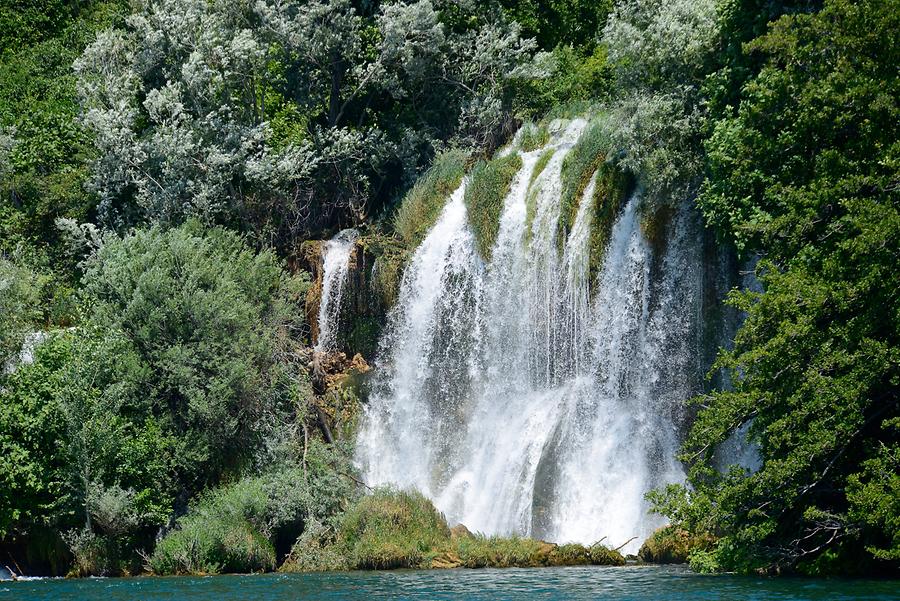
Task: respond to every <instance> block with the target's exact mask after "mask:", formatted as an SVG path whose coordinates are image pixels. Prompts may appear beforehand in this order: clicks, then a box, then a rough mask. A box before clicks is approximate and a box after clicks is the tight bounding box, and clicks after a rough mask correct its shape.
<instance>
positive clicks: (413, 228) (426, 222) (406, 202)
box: [394, 150, 468, 248]
mask: <svg viewBox="0 0 900 601" xmlns="http://www.w3.org/2000/svg"><path fill="white" fill-rule="evenodd" d="M467 160H468V156H467V155H466V153H465V152H463V151H462V150H449V151H447V152H444V153H441V154H439V155H438V156H437V157H435V159H434V163H433V164H432V165H431V168H430V169H429V170H428V171H427V172H425V175H423V176H422V177H421V178H419V180H418V181H417V182H416V184H415V185H414V186H413V187H412V189H411V190H410V191H409V192H408V193H407V194H406V196H405V197H404V198H403V202H401V203H400V208H399V209H397V214H396V215H395V216H394V231H395V232H396V234H397V235H398V236H399V237H400V239H401V240H403V242H404V243H405V244H406V247H407V248H415V247H416V246H418V245H419V243H420V242H422V240H423V239H424V238H425V235H426V234H427V233H428V230H429V229H430V228H431V226H433V225H434V223H435V221H437V218H438V216H439V215H440V213H441V209H442V208H443V207H444V203H445V202H446V200H447V198H448V197H449V196H450V194H452V193H453V191H454V190H456V188H458V187H459V184H460V183H461V182H462V178H463V176H464V175H465V170H466V162H467Z"/></svg>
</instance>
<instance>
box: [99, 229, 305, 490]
mask: <svg viewBox="0 0 900 601" xmlns="http://www.w3.org/2000/svg"><path fill="white" fill-rule="evenodd" d="M303 276H305V274H304V273H302V272H301V274H300V276H295V277H290V276H288V275H287V274H286V273H285V271H284V268H283V264H282V263H281V261H280V260H279V259H278V258H276V257H275V256H274V255H273V254H272V253H271V252H269V251H264V252H261V253H256V252H254V251H252V250H251V249H250V248H248V247H247V246H246V245H245V243H244V240H243V239H242V238H241V237H240V236H239V235H237V234H235V233H233V232H230V231H227V230H224V229H221V228H212V229H204V228H203V227H202V226H201V225H200V224H199V223H197V222H189V223H188V224H185V225H183V226H181V227H178V228H175V229H169V230H163V229H162V228H160V227H153V228H150V229H148V230H142V231H137V232H134V233H132V234H131V235H128V236H126V237H125V238H122V239H118V238H108V239H107V240H105V243H104V245H103V247H102V248H101V249H100V250H99V252H98V253H97V255H96V256H95V257H94V258H92V259H91V260H90V262H89V263H88V266H87V271H86V273H85V276H84V282H85V297H86V300H87V302H88V303H89V304H90V306H91V309H92V310H91V314H90V317H91V321H92V322H93V323H94V324H96V326H97V327H98V328H102V329H106V330H120V331H121V338H122V339H123V340H124V341H126V342H127V343H128V346H129V347H131V348H133V350H134V352H135V353H136V355H137V357H136V361H137V365H136V366H135V368H134V369H133V370H131V371H130V372H129V373H127V374H124V375H122V376H121V379H120V380H118V381H117V384H119V385H121V386H131V387H136V388H140V389H142V390H144V391H145V393H143V394H141V395H140V398H139V399H138V400H137V401H136V402H138V403H139V407H135V408H130V409H132V411H133V412H149V413H152V414H153V415H158V416H160V423H161V425H162V427H163V430H164V431H165V432H166V433H171V434H174V435H175V436H177V437H178V438H179V439H180V440H184V441H189V444H183V445H179V452H178V455H177V462H178V466H177V469H178V476H179V478H180V479H181V481H182V484H183V485H184V486H185V487H186V489H187V491H188V492H189V493H194V492H195V491H198V490H200V489H202V488H203V487H204V486H205V485H207V484H208V483H211V482H217V481H218V479H219V477H221V476H222V475H225V474H234V473H237V472H239V470H240V469H241V468H242V467H243V466H245V465H247V463H249V461H250V460H251V459H252V456H250V453H248V452H247V451H248V450H250V449H258V448H260V447H261V446H262V444H263V442H264V441H265V438H266V434H267V432H264V431H263V429H262V425H263V424H265V423H267V421H266V420H265V419H264V418H265V416H266V415H268V414H270V413H272V412H285V411H288V410H290V409H291V408H290V407H289V406H286V405H287V404H288V403H287V400H286V399H287V398H288V394H287V391H286V388H287V386H289V385H290V383H289V381H288V378H286V377H285V376H286V372H285V369H286V367H285V365H284V364H283V363H279V362H277V361H276V357H277V356H279V351H281V350H284V349H285V348H286V347H288V346H289V345H290V344H291V340H290V332H291V331H292V330H293V328H291V326H292V325H294V324H295V322H296V320H298V319H299V315H300V311H299V310H298V306H297V305H298V300H299V299H300V298H302V295H303V294H304V293H305V287H306V286H307V285H308V283H307V280H306V279H305V278H304V277H303ZM268 421H269V422H273V421H278V420H268Z"/></svg>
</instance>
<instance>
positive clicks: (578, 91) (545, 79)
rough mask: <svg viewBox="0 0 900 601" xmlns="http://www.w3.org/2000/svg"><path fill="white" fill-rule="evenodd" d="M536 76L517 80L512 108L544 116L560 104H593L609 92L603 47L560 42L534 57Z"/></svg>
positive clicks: (610, 71)
mask: <svg viewBox="0 0 900 601" xmlns="http://www.w3.org/2000/svg"><path fill="white" fill-rule="evenodd" d="M534 67H535V70H536V71H537V73H538V74H539V76H538V77H534V78H529V79H522V80H519V81H518V82H517V83H518V86H517V88H516V97H515V99H514V101H513V106H514V109H515V111H516V112H517V113H518V114H519V115H521V116H523V117H527V118H547V117H548V116H549V115H551V114H553V113H556V112H557V111H558V108H559V107H560V106H561V105H573V104H582V105H585V104H592V103H596V102H598V101H602V100H604V99H606V98H608V97H609V96H610V91H611V90H612V80H613V69H612V67H611V65H610V64H609V62H608V61H607V57H606V48H605V47H603V46H596V47H595V48H594V49H593V50H592V51H590V52H589V53H585V52H580V51H578V50H575V49H573V48H571V47H570V46H559V47H557V48H555V49H554V50H553V51H552V52H548V53H543V54H539V55H538V56H537V57H536V58H535V65H534Z"/></svg>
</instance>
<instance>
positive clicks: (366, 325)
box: [346, 315, 381, 358]
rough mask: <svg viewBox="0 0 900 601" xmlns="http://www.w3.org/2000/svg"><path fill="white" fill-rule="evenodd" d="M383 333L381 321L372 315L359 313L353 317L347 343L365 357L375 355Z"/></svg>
mask: <svg viewBox="0 0 900 601" xmlns="http://www.w3.org/2000/svg"><path fill="white" fill-rule="evenodd" d="M380 334H381V321H380V320H379V319H377V318H376V317H374V316H371V315H357V316H355V318H354V319H353V325H352V326H351V328H350V334H349V335H348V336H347V340H346V342H347V345H348V346H349V347H350V348H351V349H353V351H354V352H357V353H360V354H362V356H363V357H369V358H371V357H374V356H375V351H376V350H377V349H378V337H379V335H380Z"/></svg>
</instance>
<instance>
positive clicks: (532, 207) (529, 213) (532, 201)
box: [525, 149, 553, 236]
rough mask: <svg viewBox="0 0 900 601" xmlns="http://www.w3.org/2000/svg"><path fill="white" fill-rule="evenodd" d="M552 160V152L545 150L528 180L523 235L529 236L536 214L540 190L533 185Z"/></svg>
mask: <svg viewBox="0 0 900 601" xmlns="http://www.w3.org/2000/svg"><path fill="white" fill-rule="evenodd" d="M552 158H553V150H550V149H548V150H545V151H544V152H542V153H541V156H539V157H538V160H537V161H536V162H535V164H534V169H533V170H532V171H531V179H529V180H528V192H527V193H526V195H525V235H526V236H530V235H531V224H532V223H534V216H535V214H536V213H537V197H538V193H539V191H540V189H539V188H538V187H537V186H535V185H534V183H535V182H536V181H537V180H538V178H539V177H540V176H541V173H543V172H544V170H545V169H546V168H547V165H548V164H549V163H550V159H552Z"/></svg>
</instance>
